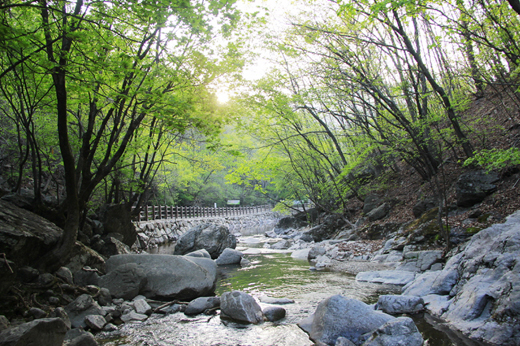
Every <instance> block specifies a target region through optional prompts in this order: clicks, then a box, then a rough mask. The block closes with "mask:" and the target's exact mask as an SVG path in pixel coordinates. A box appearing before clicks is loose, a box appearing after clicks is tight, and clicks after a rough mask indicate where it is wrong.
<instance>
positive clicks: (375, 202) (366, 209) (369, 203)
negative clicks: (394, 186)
mask: <svg viewBox="0 0 520 346" xmlns="http://www.w3.org/2000/svg"><path fill="white" fill-rule="evenodd" d="M363 203H364V204H363V213H364V214H365V215H366V214H368V213H370V212H371V211H372V210H374V209H376V208H377V207H378V206H380V205H381V204H382V203H383V201H382V200H381V197H380V196H378V195H376V194H373V193H371V194H368V195H367V196H366V197H365V199H364V201H363Z"/></svg>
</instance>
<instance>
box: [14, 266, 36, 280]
mask: <svg viewBox="0 0 520 346" xmlns="http://www.w3.org/2000/svg"><path fill="white" fill-rule="evenodd" d="M17 274H18V278H20V281H22V282H23V283H31V282H35V281H36V280H37V279H38V276H40V272H39V271H38V269H34V268H32V267H29V266H24V267H21V268H19V269H18V272H17Z"/></svg>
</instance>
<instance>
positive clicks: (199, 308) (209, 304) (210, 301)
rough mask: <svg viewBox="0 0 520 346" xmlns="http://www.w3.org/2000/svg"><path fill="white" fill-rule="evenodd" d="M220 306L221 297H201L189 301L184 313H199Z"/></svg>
mask: <svg viewBox="0 0 520 346" xmlns="http://www.w3.org/2000/svg"><path fill="white" fill-rule="evenodd" d="M219 306H220V298H219V297H199V298H196V299H194V300H192V301H191V302H189V304H188V306H186V310H184V313H185V314H186V315H198V314H201V313H203V312H204V311H206V310H208V309H213V308H216V307H219Z"/></svg>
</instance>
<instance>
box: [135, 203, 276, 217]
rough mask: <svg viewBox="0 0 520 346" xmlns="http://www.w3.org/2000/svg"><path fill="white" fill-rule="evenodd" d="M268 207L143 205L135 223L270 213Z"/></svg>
mask: <svg viewBox="0 0 520 346" xmlns="http://www.w3.org/2000/svg"><path fill="white" fill-rule="evenodd" d="M271 209H272V208H271V206H270V205H267V204H266V205H258V206H254V207H222V208H211V207H174V206H167V205H145V206H142V207H141V211H140V212H139V216H138V217H137V218H136V220H135V221H150V220H164V219H189V218H210V217H218V216H238V215H248V214H256V213H261V212H266V211H270V210H271Z"/></svg>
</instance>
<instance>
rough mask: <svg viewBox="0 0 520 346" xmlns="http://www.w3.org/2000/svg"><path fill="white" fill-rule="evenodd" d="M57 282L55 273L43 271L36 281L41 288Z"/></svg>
mask: <svg viewBox="0 0 520 346" xmlns="http://www.w3.org/2000/svg"><path fill="white" fill-rule="evenodd" d="M54 282H55V278H54V275H52V274H51V273H43V274H40V275H38V279H37V280H36V283H37V284H38V286H39V287H41V288H48V287H50V286H52V285H53V284H54Z"/></svg>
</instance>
